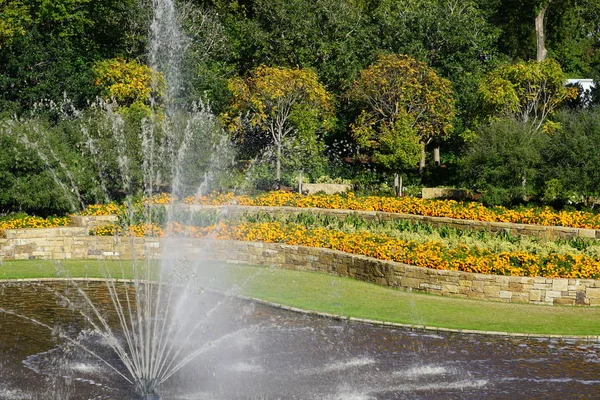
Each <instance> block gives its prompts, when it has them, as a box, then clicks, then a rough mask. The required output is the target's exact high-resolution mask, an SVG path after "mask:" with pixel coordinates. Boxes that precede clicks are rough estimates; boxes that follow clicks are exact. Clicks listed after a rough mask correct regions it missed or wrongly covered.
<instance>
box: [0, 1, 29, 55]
mask: <svg viewBox="0 0 600 400" xmlns="http://www.w3.org/2000/svg"><path fill="white" fill-rule="evenodd" d="M29 21H31V16H30V15H29V7H28V6H26V5H25V4H23V2H21V1H19V0H0V49H1V48H2V47H3V46H5V45H7V44H8V43H10V42H11V40H12V38H13V37H14V36H16V35H24V34H25V24H26V23H27V22H29Z"/></svg>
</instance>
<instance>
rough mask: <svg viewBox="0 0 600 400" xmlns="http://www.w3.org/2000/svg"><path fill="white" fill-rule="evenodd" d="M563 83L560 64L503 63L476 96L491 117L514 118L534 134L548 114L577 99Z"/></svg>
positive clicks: (551, 61) (575, 91)
mask: <svg viewBox="0 0 600 400" xmlns="http://www.w3.org/2000/svg"><path fill="white" fill-rule="evenodd" d="M565 81H566V79H565V76H564V74H563V72H562V69H561V68H560V65H559V64H558V63H557V62H556V61H554V60H552V59H546V60H544V61H542V62H538V61H527V62H520V63H516V64H505V65H502V66H500V67H498V68H497V69H495V70H494V71H492V72H490V73H489V74H488V75H487V76H486V77H485V79H483V80H482V82H481V83H480V86H479V93H480V95H481V98H482V100H483V102H484V105H485V107H487V110H486V111H487V113H488V114H489V115H490V116H491V117H492V118H497V117H502V116H504V117H511V118H515V119H517V120H518V121H520V122H523V123H529V124H530V126H531V127H532V129H533V130H534V131H538V130H540V129H541V127H542V125H543V124H544V122H545V121H546V117H547V116H548V115H549V114H550V113H552V111H554V110H555V109H556V108H557V107H558V106H560V105H561V104H562V103H563V102H565V101H566V100H569V99H572V98H574V97H575V96H577V90H576V89H575V88H569V87H565V85H564V84H565Z"/></svg>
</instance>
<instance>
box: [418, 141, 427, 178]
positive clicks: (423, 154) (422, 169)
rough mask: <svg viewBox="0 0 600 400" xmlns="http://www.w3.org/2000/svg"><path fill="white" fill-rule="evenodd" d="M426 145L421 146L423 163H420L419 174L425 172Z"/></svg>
mask: <svg viewBox="0 0 600 400" xmlns="http://www.w3.org/2000/svg"><path fill="white" fill-rule="evenodd" d="M425 155H426V154H425V143H422V144H421V161H419V172H420V173H423V171H424V170H425Z"/></svg>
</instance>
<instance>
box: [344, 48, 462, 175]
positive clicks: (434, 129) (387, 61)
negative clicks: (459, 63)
mask: <svg viewBox="0 0 600 400" xmlns="http://www.w3.org/2000/svg"><path fill="white" fill-rule="evenodd" d="M347 97H348V98H349V99H350V100H353V101H356V102H357V103H359V105H360V107H361V109H362V111H361V114H360V116H359V118H358V119H357V120H356V121H355V123H354V124H353V125H352V127H351V130H352V134H353V136H354V137H355V139H356V138H358V139H359V140H362V139H361V137H364V136H365V135H366V132H369V133H368V136H370V137H372V138H374V140H376V141H377V140H380V139H381V137H382V134H383V137H385V136H386V134H389V133H390V132H396V130H397V129H398V126H403V125H404V124H403V123H400V125H398V124H399V121H400V120H403V119H407V120H408V121H410V124H409V126H407V127H408V128H410V129H412V130H414V132H415V133H416V134H417V135H418V137H419V140H420V142H421V149H422V151H421V154H422V155H421V163H420V165H421V168H423V167H424V166H425V146H426V145H427V144H429V143H430V142H432V141H434V140H435V141H440V140H441V139H442V138H443V137H444V136H445V135H447V134H449V133H451V132H452V120H453V118H454V114H455V111H454V99H453V93H452V88H451V84H450V81H448V80H447V79H444V78H440V77H439V76H438V75H437V74H436V73H435V71H434V70H433V69H432V68H430V67H428V66H427V65H425V64H424V63H422V62H419V61H417V60H415V59H413V58H411V57H409V56H405V55H395V54H391V55H382V56H380V57H379V60H378V61H377V63H375V64H373V65H371V66H370V67H369V68H367V69H364V70H363V71H361V73H360V78H358V79H357V80H355V81H354V82H353V84H352V86H351V88H350V90H349V91H348V93H347ZM370 147H371V148H376V147H377V146H376V145H371V146H370ZM407 154H410V151H409V152H407Z"/></svg>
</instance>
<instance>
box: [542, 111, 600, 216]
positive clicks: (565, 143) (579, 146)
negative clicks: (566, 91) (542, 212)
mask: <svg viewBox="0 0 600 400" xmlns="http://www.w3.org/2000/svg"><path fill="white" fill-rule="evenodd" d="M554 119H555V121H556V122H557V123H558V124H560V125H559V126H560V128H559V129H557V130H556V131H554V132H553V133H552V134H551V135H549V137H548V141H547V144H546V145H545V146H544V148H543V149H542V150H541V152H542V157H543V160H544V162H543V164H542V173H543V176H544V180H545V181H546V191H547V193H546V195H547V196H545V197H547V200H552V201H556V202H557V203H559V204H560V203H566V202H571V203H582V202H585V201H587V197H588V196H600V187H599V186H598V182H600V160H599V158H598V154H597V148H598V143H599V142H600V109H599V108H598V107H595V108H590V109H583V110H579V111H563V112H561V113H558V114H557V115H556V116H555V117H554Z"/></svg>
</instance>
